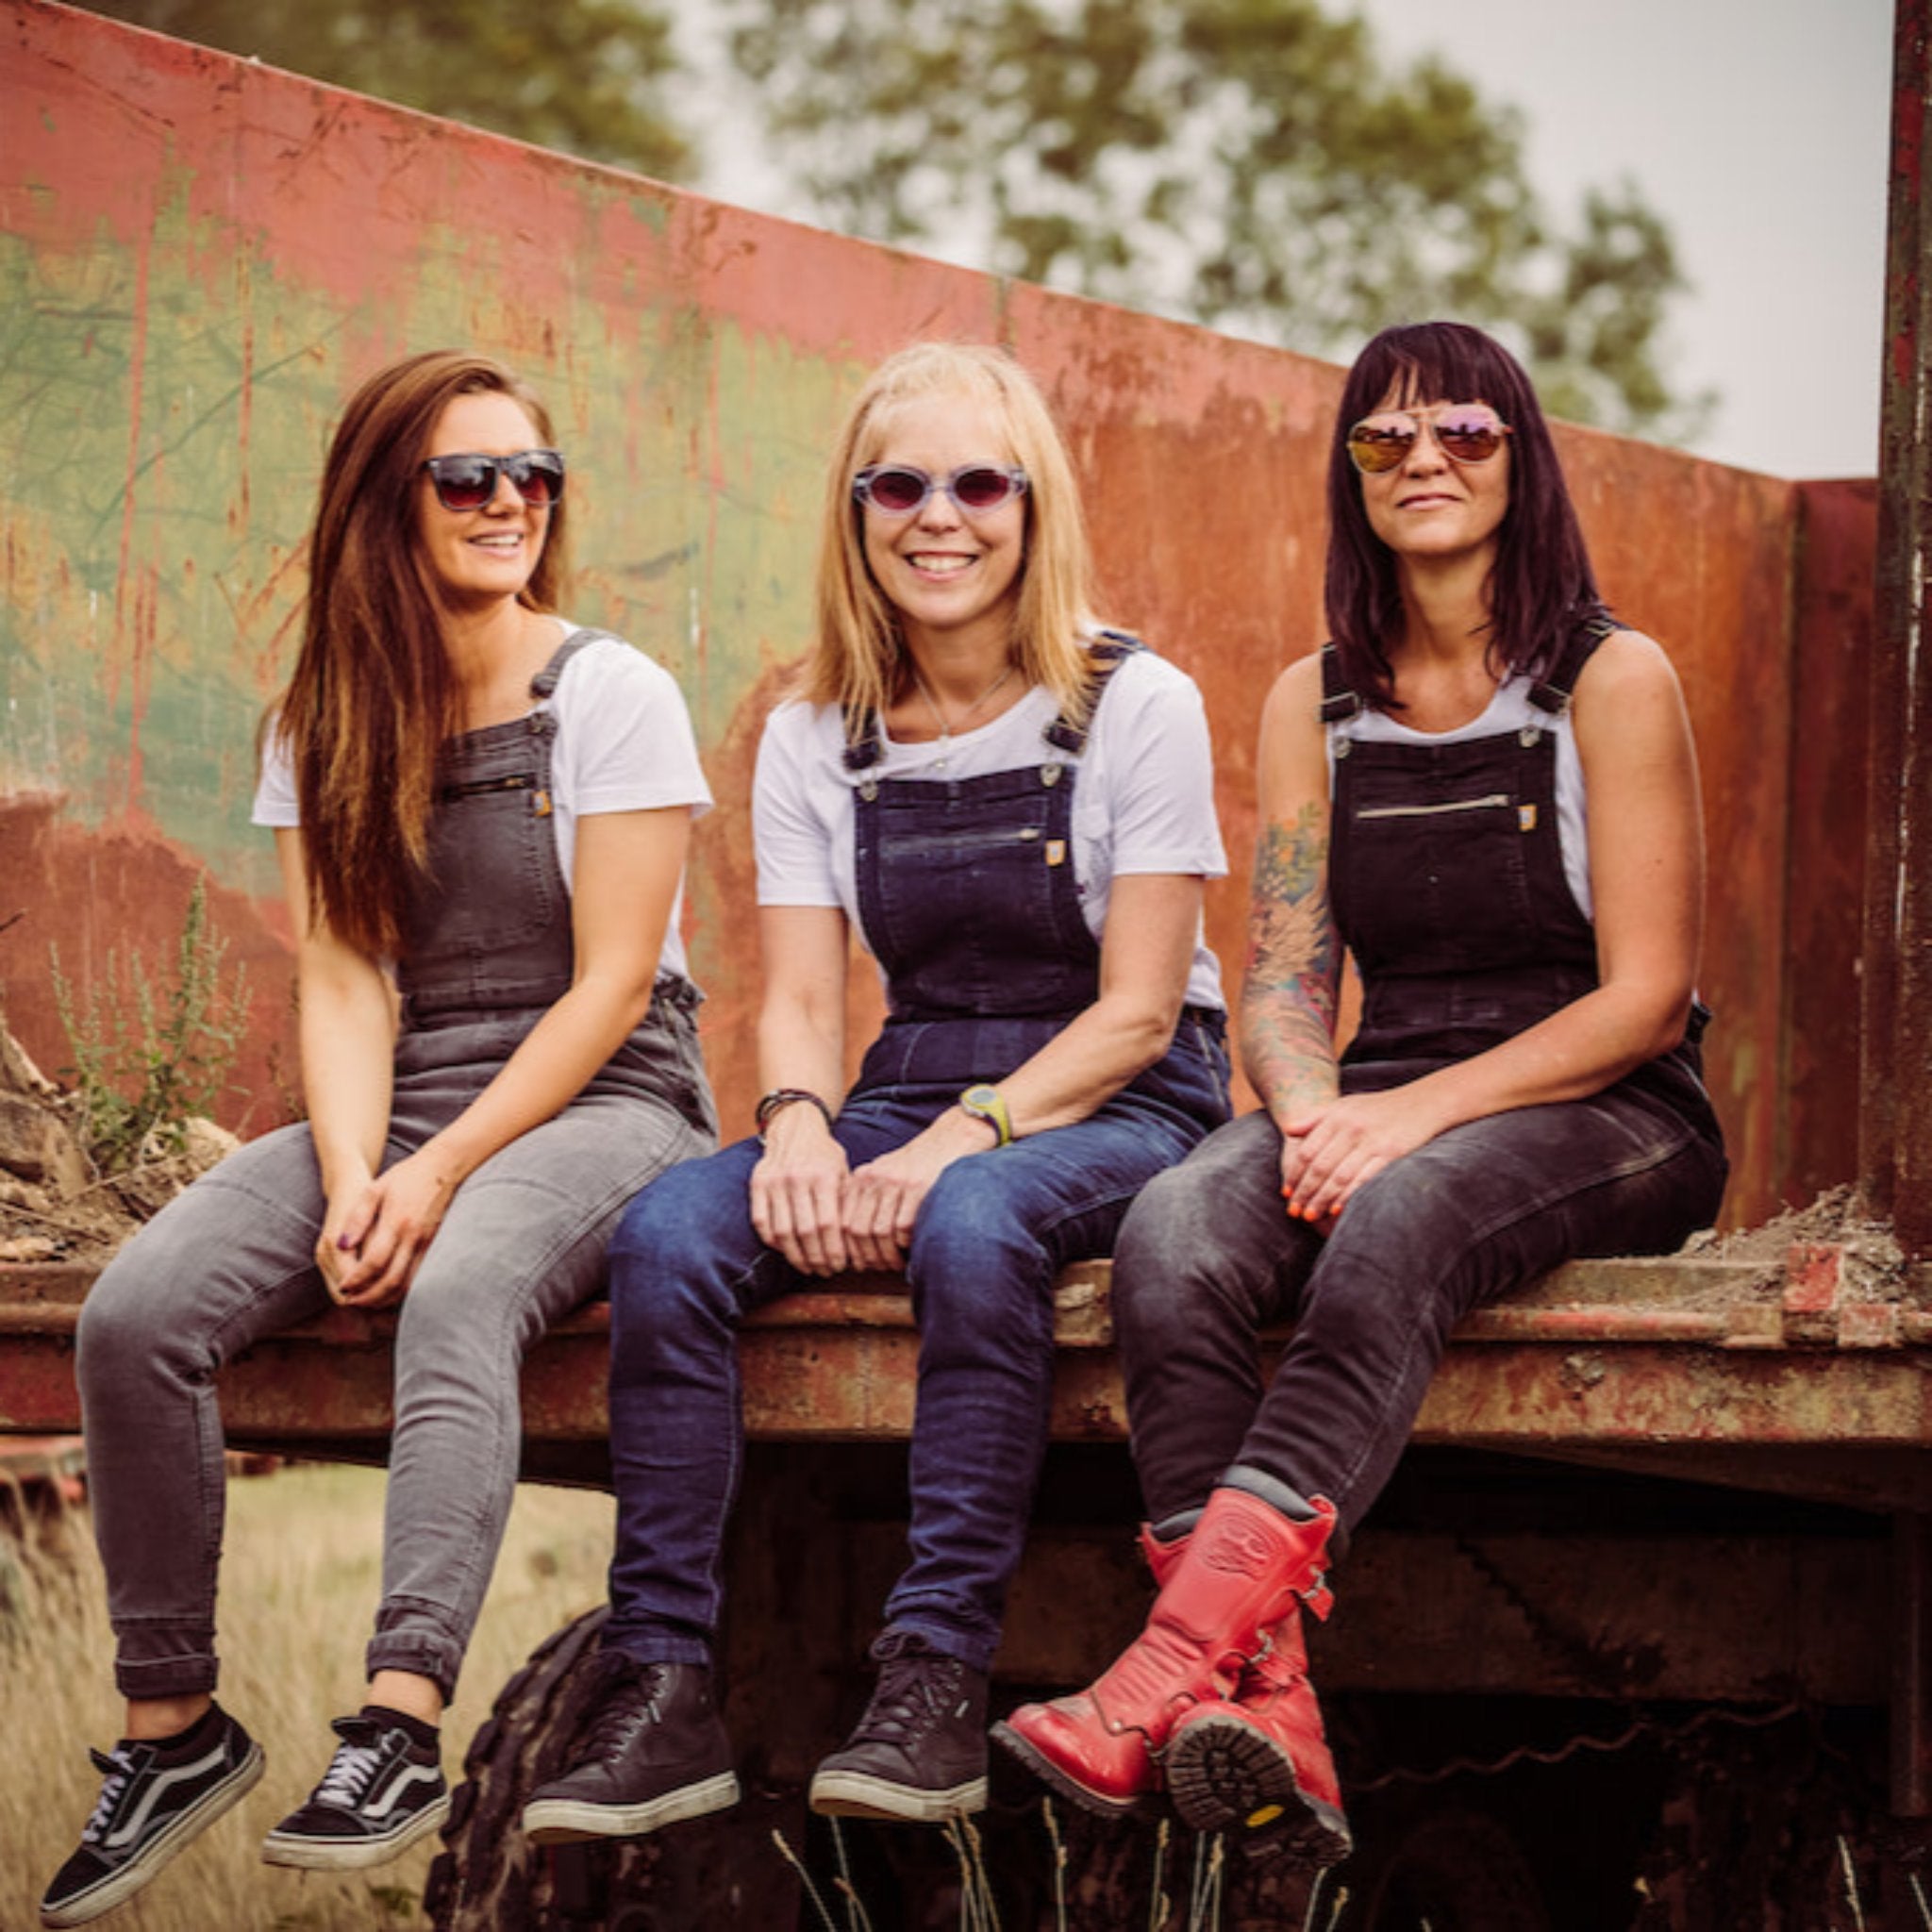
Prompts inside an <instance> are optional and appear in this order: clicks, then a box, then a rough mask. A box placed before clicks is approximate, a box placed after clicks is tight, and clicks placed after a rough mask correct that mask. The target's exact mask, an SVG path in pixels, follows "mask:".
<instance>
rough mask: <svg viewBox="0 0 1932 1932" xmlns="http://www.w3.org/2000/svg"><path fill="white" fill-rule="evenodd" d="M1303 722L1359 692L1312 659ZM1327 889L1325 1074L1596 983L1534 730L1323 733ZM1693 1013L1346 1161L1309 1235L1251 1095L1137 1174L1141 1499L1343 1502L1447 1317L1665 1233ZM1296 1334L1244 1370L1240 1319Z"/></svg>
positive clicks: (1133, 1392)
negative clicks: (1450, 734)
mask: <svg viewBox="0 0 1932 1932" xmlns="http://www.w3.org/2000/svg"><path fill="white" fill-rule="evenodd" d="M1612 628H1614V626H1613V625H1610V624H1609V623H1608V622H1607V620H1601V619H1600V620H1598V621H1596V622H1595V623H1592V624H1590V625H1584V626H1582V627H1580V628H1579V629H1578V631H1577V633H1576V634H1575V636H1574V638H1573V640H1572V641H1571V642H1570V643H1569V644H1568V646H1567V647H1566V648H1565V649H1564V651H1563V652H1562V653H1561V654H1560V655H1559V657H1558V659H1557V662H1556V664H1555V665H1554V667H1553V668H1552V670H1551V672H1550V674H1549V675H1548V676H1547V678H1546V679H1544V680H1543V681H1542V682H1541V683H1540V684H1538V685H1536V686H1535V687H1534V688H1533V689H1532V691H1531V692H1530V698H1531V702H1532V704H1533V705H1534V706H1535V707H1536V708H1539V709H1540V710H1542V711H1544V712H1546V713H1548V714H1550V715H1551V716H1552V717H1555V716H1557V715H1559V714H1560V713H1561V712H1562V711H1563V709H1564V708H1566V707H1567V706H1568V703H1569V694H1570V691H1572V689H1573V688H1574V683H1575V680H1576V678H1577V676H1578V675H1580V673H1581V671H1582V669H1583V666H1584V664H1585V663H1586V662H1587V661H1588V659H1589V658H1590V655H1591V652H1592V651H1593V650H1594V649H1595V648H1596V645H1597V644H1598V643H1599V642H1600V641H1601V640H1602V638H1603V637H1604V636H1605V635H1607V632H1608V631H1609V630H1610V629H1612ZM1324 686H1325V693H1324V707H1323V715H1324V721H1326V722H1328V723H1330V724H1335V723H1339V722H1342V721H1345V720H1346V719H1347V718H1348V717H1350V716H1352V715H1353V714H1354V713H1355V711H1356V710H1357V709H1358V708H1359V706H1360V701H1359V699H1358V698H1357V695H1356V693H1354V692H1353V691H1349V690H1347V689H1346V687H1345V686H1343V685H1342V684H1341V679H1340V675H1339V671H1338V669H1337V665H1336V658H1335V654H1334V652H1333V650H1332V648H1331V649H1330V650H1329V652H1328V653H1327V655H1326V657H1325V658H1324ZM1333 771H1334V783H1333V798H1332V811H1331V831H1330V839H1329V868H1328V889H1329V898H1330V904H1331V906H1332V908H1333V912H1334V918H1335V924H1336V929H1337V931H1338V933H1339V935H1340V936H1341V940H1342V941H1343V942H1344V943H1345V944H1346V945H1347V947H1348V949H1349V951H1350V952H1351V954H1352V955H1353V956H1354V958H1355V959H1356V961H1357V967H1358V969H1359V971H1360V973H1361V976H1362V982H1363V1010H1362V1019H1361V1024H1360V1027H1359V1030H1358V1031H1357V1035H1356V1037H1355V1039H1354V1040H1353V1041H1352V1042H1351V1043H1350V1045H1349V1047H1348V1049H1347V1051H1346V1052H1345V1053H1344V1054H1343V1056H1342V1058H1341V1090H1342V1091H1343V1092H1345V1093H1353V1092H1373V1091H1384V1090H1387V1089H1391V1088H1394V1087H1399V1086H1401V1085H1403V1084H1405V1083H1407V1081H1410V1080H1414V1079H1417V1078H1419V1077H1421V1076H1422V1075H1423V1074H1427V1073H1430V1072H1432V1071H1434V1070H1435V1069H1437V1068H1439V1067H1442V1066H1445V1065H1449V1064H1453V1063H1455V1062H1457V1061H1460V1060H1463V1059H1467V1058H1473V1057H1474V1056H1475V1055H1477V1054H1479V1053H1482V1052H1484V1051H1485V1050H1487V1049H1488V1048H1490V1047H1492V1046H1495V1045H1498V1044H1500V1043H1501V1042H1503V1041H1507V1040H1509V1039H1511V1038H1513V1037H1514V1036H1515V1035H1517V1034H1518V1033H1521V1032H1524V1030H1526V1029H1527V1028H1528V1027H1530V1026H1533V1025H1535V1024H1537V1023H1538V1022H1539V1021H1541V1020H1543V1019H1546V1018H1547V1017H1548V1016H1549V1015H1551V1014H1552V1013H1555V1012H1556V1011H1557V1010H1558V1009H1559V1008H1562V1007H1565V1006H1567V1005H1569V1004H1570V1003H1572V1002H1573V1001H1574V1000H1576V999H1579V998H1581V997H1582V996H1583V995H1584V994H1585V993H1587V992H1589V991H1591V990H1593V989H1594V988H1595V987H1596V985H1597V984H1598V977H1597V959H1596V946H1595V935H1594V932H1593V930H1592V928H1591V923H1590V921H1589V920H1588V919H1587V918H1585V916H1584V915H1583V913H1582V911H1581V910H1580V908H1578V907H1577V905H1576V903H1575V900H1574V896H1573V895H1572V893H1571V891H1570V887H1569V883H1568V881H1567V879H1566V877H1565V874H1564V868H1563V855H1562V848H1561V843H1560V838H1561V833H1560V828H1559V825H1558V821H1557V759H1556V741H1555V738H1554V736H1553V734H1552V733H1551V732H1549V731H1547V730H1543V729H1541V728H1539V727H1537V726H1534V725H1531V726H1525V727H1524V729H1522V730H1521V731H1520V732H1519V731H1515V730H1510V731H1506V732H1500V733H1496V734H1493V735H1489V736H1485V737H1481V738H1476V739H1472V740H1465V741H1461V742H1457V743H1444V744H1430V743H1423V744H1412V743H1380V742H1368V741H1351V740H1350V739H1348V738H1347V737H1346V736H1344V735H1340V734H1338V735H1337V737H1336V739H1335V741H1334V764H1333ZM1707 1018H1708V1015H1707V1013H1706V1012H1705V1011H1704V1009H1703V1008H1702V1007H1701V1006H1699V1007H1698V1008H1696V1009H1695V1012H1694V1014H1693V1019H1692V1023H1691V1029H1690V1034H1691V1037H1690V1038H1689V1039H1687V1041H1685V1043H1684V1044H1683V1045H1681V1046H1679V1047H1677V1048H1675V1049H1674V1051H1672V1052H1671V1053H1669V1054H1666V1055H1664V1056H1662V1057H1661V1058H1657V1059H1656V1060H1652V1061H1650V1062H1649V1063H1647V1064H1646V1065H1644V1066H1642V1067H1640V1068H1638V1069H1637V1070H1636V1071H1635V1072H1634V1073H1632V1074H1629V1075H1627V1076H1626V1077H1625V1078H1624V1079H1622V1080H1619V1081H1617V1082H1616V1083H1615V1084H1614V1085H1612V1086H1610V1087H1607V1088H1606V1089H1605V1090H1603V1091H1601V1092H1598V1093H1595V1094H1592V1095H1591V1096H1590V1097H1588V1098H1587V1099H1583V1100H1577V1101H1566V1102H1559V1103H1556V1104H1553V1105H1547V1106H1541V1107H1530V1108H1515V1109H1512V1110H1511V1111H1508V1112H1505V1113H1499V1114H1493V1115H1491V1116H1489V1117H1488V1118H1486V1119H1482V1120H1477V1121H1472V1122H1469V1123H1467V1124H1463V1125H1461V1126H1457V1127H1453V1128H1451V1129H1450V1130H1449V1131H1447V1132H1446V1133H1443V1134H1440V1135H1438V1136H1437V1137H1436V1138H1435V1139H1434V1140H1432V1141H1428V1142H1426V1143H1424V1145H1423V1146H1422V1147H1419V1148H1417V1149H1416V1150H1414V1151H1413V1152H1412V1153H1410V1154H1408V1155H1407V1156H1405V1157H1404V1158H1402V1159H1401V1160H1399V1161H1397V1162H1395V1163H1394V1164H1393V1165H1392V1166H1391V1167H1389V1168H1387V1169H1385V1170H1384V1171H1383V1172H1382V1173H1381V1174H1377V1175H1376V1176H1375V1177H1374V1179H1372V1180H1371V1181H1369V1182H1367V1183H1366V1184H1365V1185H1364V1186H1363V1187H1362V1188H1361V1189H1360V1190H1359V1191H1357V1193H1356V1194H1355V1195H1354V1196H1353V1198H1352V1199H1351V1200H1350V1202H1349V1204H1348V1206H1347V1208H1345V1209H1344V1210H1343V1212H1342V1215H1341V1220H1340V1221H1339V1222H1338V1223H1337V1224H1336V1225H1335V1228H1334V1230H1333V1232H1332V1233H1331V1234H1330V1235H1329V1236H1328V1237H1327V1238H1326V1240H1324V1239H1323V1238H1322V1237H1320V1236H1318V1235H1317V1234H1315V1233H1314V1232H1312V1231H1311V1230H1310V1229H1309V1228H1308V1227H1307V1225H1306V1224H1302V1223H1299V1222H1295V1221H1291V1219H1290V1218H1289V1216H1288V1214H1287V1212H1286V1210H1285V1208H1284V1206H1283V1203H1282V1199H1281V1178H1280V1160H1281V1135H1280V1132H1279V1130H1278V1129H1277V1128H1276V1127H1275V1125H1274V1122H1273V1120H1272V1119H1271V1118H1270V1117H1269V1115H1268V1114H1267V1113H1266V1112H1265V1111H1263V1112H1260V1113H1256V1114H1250V1115H1247V1116H1244V1117H1243V1118H1242V1119H1241V1120H1240V1121H1237V1122H1236V1123H1234V1124H1233V1125H1232V1126H1230V1127H1228V1128H1226V1129H1224V1130H1223V1131H1222V1132H1221V1133H1219V1134H1216V1135H1215V1136H1213V1137H1212V1138H1211V1139H1210V1140H1209V1141H1208V1142H1207V1143H1206V1144H1205V1145H1204V1146H1203V1147H1201V1148H1200V1149H1199V1150H1198V1152H1197V1153H1196V1154H1195V1155H1194V1156H1193V1157H1192V1158H1191V1159H1189V1160H1188V1161H1187V1162H1186V1163H1185V1164H1184V1165H1183V1166H1182V1167H1180V1168H1178V1169H1176V1170H1175V1171H1174V1173H1172V1174H1166V1175H1163V1176H1161V1177H1160V1179H1159V1180H1158V1181H1157V1182H1156V1183H1155V1184H1154V1185H1153V1186H1151V1187H1150V1188H1149V1189H1148V1190H1147V1192H1146V1194H1145V1195H1144V1196H1143V1197H1142V1199H1141V1202H1140V1204H1139V1205H1138V1206H1137V1207H1136V1208H1135V1210H1134V1213H1133V1214H1132V1215H1131V1216H1130V1217H1129V1220H1128V1223H1127V1225H1126V1227H1125V1228H1124V1230H1123V1233H1122V1237H1121V1241H1120V1246H1119V1252H1118V1256H1117V1258H1116V1262H1115V1268H1114V1285H1113V1293H1114V1310H1115V1318H1116V1323H1117V1325H1118V1327H1119V1330H1120V1334H1121V1344H1122V1353H1123V1358H1124V1366H1125V1369H1126V1374H1127V1391H1128V1411H1129V1420H1130V1423H1131V1425H1132V1431H1133V1441H1134V1454H1135V1459H1136V1462H1137V1465H1138V1467H1139V1469H1140V1473H1141V1485H1142V1490H1143V1492H1144V1493H1145V1496H1146V1500H1147V1504H1148V1507H1149V1511H1150V1514H1151V1516H1152V1518H1153V1520H1154V1521H1155V1522H1156V1523H1157V1524H1160V1523H1162V1522H1167V1521H1172V1520H1174V1519H1175V1518H1185V1516H1186V1514H1187V1513H1188V1512H1189V1511H1191V1510H1193V1509H1198V1508H1199V1507H1200V1506H1201V1505H1202V1504H1203V1503H1204V1502H1205V1501H1206V1500H1207V1496H1208V1491H1209V1490H1210V1489H1212V1488H1213V1487H1214V1486H1215V1484H1217V1483H1219V1482H1222V1481H1224V1480H1225V1481H1231V1482H1233V1483H1234V1484H1235V1485H1236V1486H1238V1487H1244V1488H1250V1489H1253V1490H1255V1491H1257V1492H1259V1493H1262V1494H1264V1495H1268V1496H1270V1497H1271V1498H1273V1499H1274V1500H1276V1501H1280V1500H1282V1493H1283V1491H1291V1492H1293V1494H1294V1495H1298V1496H1300V1497H1303V1498H1306V1497H1310V1496H1315V1495H1321V1496H1325V1497H1327V1498H1328V1499H1329V1500H1330V1501H1332V1502H1333V1503H1334V1504H1335V1505H1336V1507H1337V1508H1338V1510H1339V1511H1340V1512H1341V1522H1342V1524H1343V1525H1344V1526H1352V1525H1353V1524H1355V1523H1356V1522H1357V1521H1358V1520H1359V1519H1360V1516H1361V1514H1362V1512H1363V1511H1364V1510H1365V1509H1366V1508H1367V1507H1368V1506H1369V1504H1370V1503H1371V1502H1372V1501H1373V1500H1374V1496H1375V1494H1376V1493H1377V1492H1378V1491H1380V1489H1381V1487H1382V1485H1383V1483H1384V1482H1385V1481H1386V1480H1387V1479H1388V1476H1389V1474H1390V1472H1391V1470H1392V1468H1393V1467H1394V1464H1395V1461H1396V1459H1397V1457H1399V1456H1400V1454H1401V1451H1402V1448H1403V1445H1404V1444H1405V1442H1406V1441H1407V1439H1408V1435H1409V1432H1410V1430H1411V1428H1412V1427H1413V1425H1414V1421H1415V1416H1416V1412H1417V1410H1418V1409H1419V1408H1420V1407H1421V1405H1422V1400H1423V1396H1424V1392H1425V1391H1426V1390H1427V1387H1428V1382H1429V1378H1430V1376H1431V1375H1432V1374H1433V1373H1434V1371H1435V1368H1436V1364H1437V1363H1438V1361H1439V1360H1440V1359H1441V1354H1442V1350H1443V1348H1444V1346H1445V1345H1446V1343H1447V1341H1448V1337H1449V1333H1450V1330H1451V1329H1452V1328H1453V1327H1454V1325H1455V1324H1456V1323H1457V1320H1459V1319H1460V1318H1461V1316H1462V1315H1464V1314H1465V1313H1466V1312H1468V1311H1469V1310H1470V1309H1471V1308H1473V1307H1477V1306H1478V1305H1480V1304H1482V1303H1484V1302H1487V1301H1490V1300H1492V1299H1494V1298H1495V1297H1496V1296H1498V1295H1500V1294H1503V1293H1505V1292H1507V1291H1508V1290H1509V1289H1511V1288H1513V1287H1515V1286H1516V1285H1518V1284H1519V1283H1521V1282H1524V1281H1525V1280H1527V1279H1529V1278H1531V1277H1533V1276H1535V1275H1538V1274H1543V1273H1545V1272H1546V1271H1547V1270H1549V1269H1551V1268H1554V1267H1556V1266H1557V1265H1558V1264H1559V1263H1560V1262H1563V1261H1565V1260H1568V1259H1571V1258H1572V1257H1577V1256H1585V1255H1619V1254H1643V1253H1657V1252H1663V1251H1667V1250H1669V1249H1673V1248H1675V1247H1676V1246H1678V1245H1679V1244H1680V1243H1681V1242H1682V1241H1683V1240H1684V1239H1685V1237H1686V1236H1688V1235H1689V1234H1691V1233H1692V1232H1693V1231H1694V1230H1695V1229H1697V1228H1699V1227H1703V1226H1707V1225H1708V1224H1709V1223H1710V1221H1711V1220H1712V1218H1713V1217H1714V1216H1715V1214H1716V1212H1717V1208H1718V1204H1719V1201H1720V1200H1721V1198H1722V1195H1723V1191H1724V1178H1725V1174H1726V1167H1725V1162H1724V1151H1723V1139H1722V1135H1721V1132H1720V1130H1719V1127H1718V1124H1717V1120H1716V1117H1715V1115H1714V1114H1713V1113H1712V1111H1711V1108H1710V1103H1709V1100H1708V1097H1707V1095H1706V1093H1705V1091H1704V1087H1703V1083H1702V1080H1701V1078H1700V1064H1701V1063H1700V1058H1699V1053H1698V1048H1697V1045H1696V1037H1697V1036H1698V1035H1699V1034H1701V1033H1702V1031H1703V1027H1704V1024H1705V1022H1706V1020H1707ZM1286 1322H1292V1323H1293V1324H1295V1327H1294V1334H1293V1336H1292V1338H1291V1341H1290V1343H1289V1346H1288V1349H1287V1351H1286V1353H1285V1354H1284V1356H1283V1358H1282V1361H1281V1365H1280V1367H1279V1369H1278V1370H1277V1372H1276V1374H1275V1376H1274V1381H1273V1383H1272V1384H1271V1385H1270V1386H1269V1388H1268V1390H1267V1391H1266V1393H1265V1395H1264V1394H1263V1391H1262V1388H1261V1383H1260V1378H1259V1374H1258V1372H1257V1363H1256V1357H1255V1337H1256V1331H1257V1329H1259V1328H1261V1327H1264V1326H1268V1325H1272V1324H1278V1323H1286Z"/></svg>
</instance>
